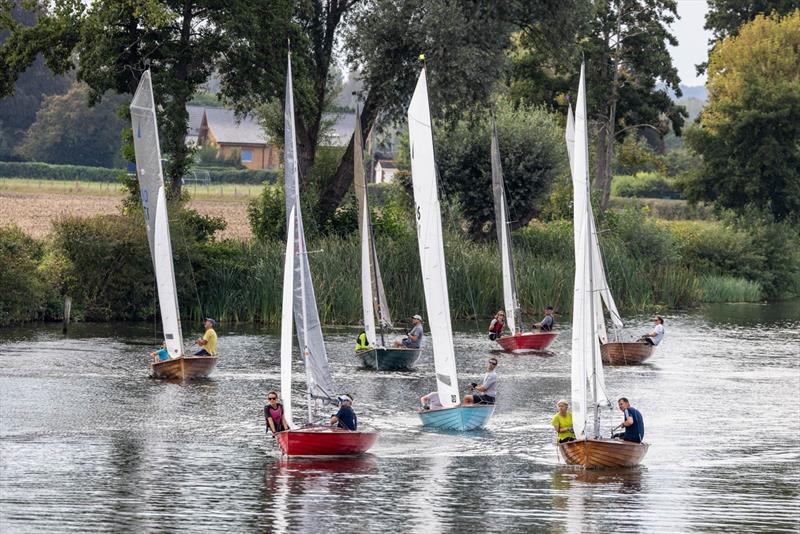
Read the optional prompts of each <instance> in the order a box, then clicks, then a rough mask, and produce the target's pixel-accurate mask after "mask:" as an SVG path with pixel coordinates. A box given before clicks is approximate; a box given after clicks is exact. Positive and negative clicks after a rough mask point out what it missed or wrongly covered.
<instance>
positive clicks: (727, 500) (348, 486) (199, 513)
mask: <svg viewBox="0 0 800 534" xmlns="http://www.w3.org/2000/svg"><path fill="white" fill-rule="evenodd" d="M560 322H561V324H560V325H559V328H560V336H559V338H558V339H557V340H556V342H555V343H554V344H553V346H552V353H551V354H550V355H547V356H537V355H506V354H503V353H498V352H493V351H492V349H493V346H492V344H491V343H490V342H489V341H488V340H486V339H485V338H484V337H483V335H482V334H481V333H479V332H478V331H477V329H476V327H475V325H474V324H473V325H463V327H462V332H461V333H459V334H457V335H456V344H457V346H456V352H457V354H458V366H459V376H460V380H461V383H462V385H464V384H466V383H468V382H470V381H473V380H476V379H478V378H480V375H481V373H482V371H483V368H484V365H485V361H486V359H487V357H488V356H490V355H496V356H498V357H499V359H500V364H499V367H498V373H499V375H500V390H499V397H498V399H499V400H498V405H497V410H496V412H495V415H494V417H493V418H492V420H491V422H490V424H489V427H488V428H487V429H486V430H485V431H480V432H473V433H468V434H458V433H445V432H435V431H428V430H423V429H422V427H421V426H420V423H419V421H418V419H417V417H416V415H415V413H414V410H415V408H416V404H417V402H418V401H417V399H418V397H419V396H420V395H421V394H423V393H426V392H427V391H429V390H431V389H432V388H433V387H434V380H433V372H432V369H433V367H432V362H431V354H430V352H429V348H428V350H427V351H426V352H425V353H424V354H423V358H422V362H421V363H420V365H419V366H418V368H417V370H416V371H414V372H409V373H379V372H373V371H368V370H364V369H360V368H359V366H358V364H357V360H356V359H355V357H354V356H353V354H352V347H353V345H354V337H355V335H354V332H353V331H352V330H348V329H330V330H329V331H328V332H327V334H326V338H327V343H328V350H329V357H330V360H331V366H332V368H333V370H334V382H335V383H336V384H337V387H339V388H340V390H341V391H342V392H353V393H354V394H355V397H356V402H355V405H354V407H355V408H356V409H357V411H358V413H359V422H360V423H361V424H362V425H368V426H371V427H372V428H375V429H378V430H379V431H380V432H381V437H380V440H379V441H378V443H377V444H376V446H375V447H374V448H373V449H372V451H371V454H369V455H367V456H364V457H362V458H358V459H350V460H311V461H309V460H286V459H284V458H282V457H281V455H280V451H279V449H278V447H277V445H276V444H274V442H273V440H272V439H271V438H268V437H267V436H266V435H265V432H264V423H263V416H262V407H263V403H264V397H265V392H266V391H267V390H268V389H271V388H276V389H277V386H278V384H279V381H280V379H279V374H280V372H279V367H278V365H279V340H278V337H277V336H276V332H275V331H274V330H257V329H253V328H236V327H229V326H228V325H222V326H220V327H219V328H218V332H219V333H220V349H221V352H222V357H221V360H220V363H219V366H218V367H217V370H216V371H215V372H214V374H213V376H212V378H211V379H209V380H206V381H198V382H190V383H185V384H180V383H168V382H162V381H157V380H152V379H149V378H147V370H146V365H145V359H144V355H145V354H146V353H147V352H148V351H149V350H152V347H153V345H154V333H153V326H152V325H143V324H142V325H134V326H130V325H119V324H114V325H108V324H103V325H94V324H78V325H74V326H73V327H72V329H71V331H70V334H69V336H68V337H66V338H64V337H63V336H62V335H61V332H60V327H59V326H58V325H45V326H42V325H36V326H29V327H24V328H20V329H5V330H0V342H2V344H3V350H2V352H0V531H2V532H37V533H40V532H65V531H80V532H87V531H127V532H147V531H151V532H152V531H192V532H199V531H226V532H385V533H388V532H396V531H401V530H404V531H408V530H410V531H413V532H467V531H474V532H482V531H489V532H532V531H543V532H580V531H583V532H603V531H617V532H645V531H647V532H685V531H707V530H726V531H731V532H759V531H761V532H780V531H784V532H797V531H798V530H799V529H800V489H799V488H798V481H799V480H800V462H799V461H798V460H800V438H799V437H798V436H800V408H798V403H799V402H800V302H797V301H795V302H789V303H784V304H776V305H770V306H766V305H725V306H716V307H709V308H705V309H703V310H701V311H697V312H692V313H687V314H673V315H669V316H667V322H666V325H665V326H666V328H667V336H666V338H665V340H664V342H663V343H662V345H661V346H660V347H659V348H658V349H657V351H656V353H655V354H654V356H653V357H652V359H651V360H650V362H649V363H648V364H646V365H642V366H638V367H618V368H607V370H606V381H607V387H608V389H609V392H610V394H611V395H612V396H620V395H625V396H627V397H628V398H630V400H631V402H632V404H633V405H634V406H636V407H637V408H639V410H641V411H642V412H643V414H644V417H645V422H646V433H647V436H646V441H648V442H649V443H650V444H651V447H650V450H649V452H648V454H647V457H646V458H645V460H644V463H643V466H642V467H641V468H637V469H628V470H621V471H579V470H575V469H572V468H568V467H566V466H564V465H562V464H561V463H560V462H559V461H558V458H557V454H556V449H555V446H554V444H553V441H554V440H553V432H552V430H551V428H550V426H549V420H550V418H551V416H552V414H553V413H554V411H555V407H554V405H555V402H556V400H558V399H559V398H560V397H568V396H569V344H570V340H569V331H568V324H566V323H567V322H568V319H567V318H561V321H560ZM647 328H648V323H647V321H646V318H644V317H642V318H638V319H633V320H631V321H630V329H629V335H633V334H634V333H637V334H638V333H642V332H644V331H645V330H646V329H647ZM184 329H185V330H186V331H187V333H188V331H189V330H190V329H191V326H190V325H185V326H184ZM195 330H197V331H198V332H192V333H193V334H194V333H199V325H197V328H196V329H195ZM187 337H190V335H188V334H187ZM295 371H296V373H295V376H296V379H297V380H296V386H297V389H302V380H303V377H304V375H303V372H302V367H301V364H300V362H299V361H298V362H297V366H296V367H295ZM297 396H298V397H299V396H301V394H298V395H297ZM298 401H299V399H296V401H295V402H298ZM303 414H304V410H302V409H298V410H297V415H300V416H302V415H303ZM620 417H621V416H620V414H619V412H618V411H617V412H609V414H608V416H607V417H605V419H604V423H603V425H604V428H610V427H611V426H613V425H615V424H616V423H618V422H619V420H620Z"/></svg>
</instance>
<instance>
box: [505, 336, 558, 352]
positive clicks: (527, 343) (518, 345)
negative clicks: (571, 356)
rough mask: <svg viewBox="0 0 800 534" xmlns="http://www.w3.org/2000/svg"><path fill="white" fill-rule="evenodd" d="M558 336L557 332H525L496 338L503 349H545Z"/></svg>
mask: <svg viewBox="0 0 800 534" xmlns="http://www.w3.org/2000/svg"><path fill="white" fill-rule="evenodd" d="M557 337H558V333H557V332H527V333H525V334H521V333H517V334H515V335H512V336H503V337H499V338H497V339H496V341H497V343H499V344H500V346H501V347H503V350H507V351H515V350H545V349H547V347H549V346H550V344H551V343H552V342H553V340H555V338H557Z"/></svg>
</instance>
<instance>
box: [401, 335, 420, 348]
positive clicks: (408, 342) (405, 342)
mask: <svg viewBox="0 0 800 534" xmlns="http://www.w3.org/2000/svg"><path fill="white" fill-rule="evenodd" d="M402 343H403V346H404V347H405V348H407V349H418V348H419V347H415V346H414V342H413V341H411V340H410V339H408V338H407V337H404V338H403V342H402Z"/></svg>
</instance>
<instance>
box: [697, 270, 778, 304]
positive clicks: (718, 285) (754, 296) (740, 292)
mask: <svg viewBox="0 0 800 534" xmlns="http://www.w3.org/2000/svg"><path fill="white" fill-rule="evenodd" d="M698 286H699V289H700V291H701V292H702V301H703V302H759V301H760V300H761V295H762V290H761V285H760V284H759V283H758V282H752V281H750V280H744V279H742V278H734V277H732V276H715V275H703V276H701V277H700V278H699V279H698Z"/></svg>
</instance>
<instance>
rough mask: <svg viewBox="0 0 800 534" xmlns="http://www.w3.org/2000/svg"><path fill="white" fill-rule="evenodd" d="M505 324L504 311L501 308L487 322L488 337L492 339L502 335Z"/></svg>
mask: <svg viewBox="0 0 800 534" xmlns="http://www.w3.org/2000/svg"><path fill="white" fill-rule="evenodd" d="M505 326H506V312H504V311H503V310H500V311H498V312H497V313H496V314H495V315H494V319H492V322H491V323H489V339H491V340H492V341H494V340H495V339H497V338H498V337H500V336H502V335H503V328H505Z"/></svg>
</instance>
